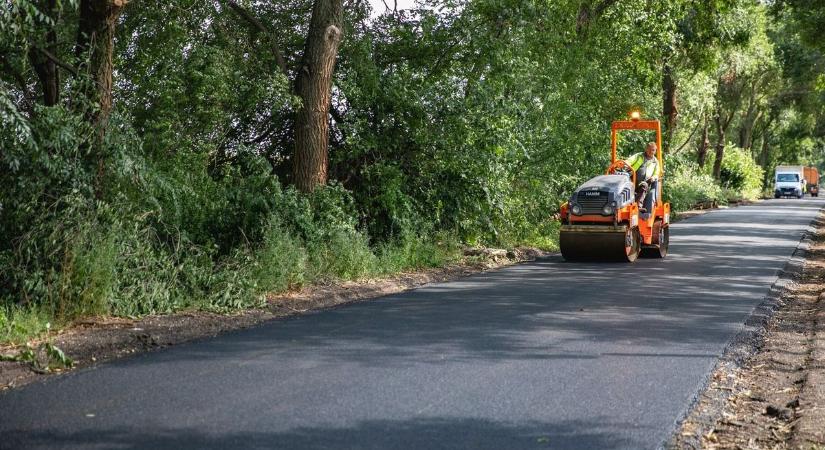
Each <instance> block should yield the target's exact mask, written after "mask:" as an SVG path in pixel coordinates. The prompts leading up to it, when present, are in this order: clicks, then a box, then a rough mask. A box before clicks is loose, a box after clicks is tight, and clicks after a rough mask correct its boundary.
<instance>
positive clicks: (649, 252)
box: [642, 220, 670, 259]
mask: <svg viewBox="0 0 825 450" xmlns="http://www.w3.org/2000/svg"><path fill="white" fill-rule="evenodd" d="M669 245H670V226H668V225H664V224H663V223H662V221H661V220H657V221H656V222H654V223H653V244H652V245H648V246H645V247H644V248H643V249H642V256H643V257H644V258H660V259H661V258H664V257H665V256H667V250H668V246H669Z"/></svg>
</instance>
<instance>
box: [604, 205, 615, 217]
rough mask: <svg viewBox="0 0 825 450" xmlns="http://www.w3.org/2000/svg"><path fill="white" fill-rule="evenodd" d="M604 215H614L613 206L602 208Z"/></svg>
mask: <svg viewBox="0 0 825 450" xmlns="http://www.w3.org/2000/svg"><path fill="white" fill-rule="evenodd" d="M602 214H604V215H605V216H609V215H611V214H613V205H604V208H602Z"/></svg>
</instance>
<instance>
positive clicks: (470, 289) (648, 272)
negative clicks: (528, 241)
mask: <svg viewBox="0 0 825 450" xmlns="http://www.w3.org/2000/svg"><path fill="white" fill-rule="evenodd" d="M823 204H825V202H824V201H822V200H818V199H805V200H801V201H800V200H770V201H765V202H762V203H759V204H756V205H752V206H745V207H739V208H732V209H727V210H718V211H713V212H710V213H708V214H706V215H703V216H699V217H694V218H691V219H689V220H685V221H683V222H680V223H678V224H675V225H674V226H673V228H672V232H671V243H672V245H671V254H670V255H669V256H668V258H667V259H666V260H664V261H659V260H639V261H638V262H637V263H636V264H632V265H628V264H595V263H575V264H573V263H565V262H563V261H562V260H561V258H560V257H559V256H556V257H551V258H548V259H545V260H541V261H538V262H535V263H530V264H521V265H517V266H513V267H509V268H505V269H503V270H498V271H494V272H490V273H485V274H480V275H476V276H472V277H469V278H466V279H462V280H460V281H454V282H449V283H442V284H433V285H429V286H427V287H424V288H420V289H417V290H414V291H411V292H407V293H403V294H397V295H391V296H388V297H384V298H381V299H377V300H374V301H370V302H364V303H359V304H353V305H349V306H345V307H341V308H337V309H333V310H328V311H322V312H317V313H313V314H307V315H304V316H301V317H296V318H292V319H287V320H282V321H276V322H273V323H268V324H264V325H262V326H259V327H257V328H254V329H250V330H244V331H239V332H234V333H230V334H227V335H224V336H221V337H218V338H215V339H209V340H204V341H201V342H196V343H191V344H186V345H181V346H178V347H174V348H170V349H168V350H164V351H159V352H154V353H148V354H144V355H141V356H137V357H134V358H130V359H126V360H121V361H117V362H114V363H111V364H105V365H102V366H101V367H98V368H91V369H86V370H80V371H77V372H75V373H70V374H67V375H65V376H61V377H56V378H53V379H50V380H47V381H46V382H42V383H36V384H34V385H30V386H28V387H25V388H23V389H19V390H14V391H9V392H7V393H5V394H2V395H0V448H3V449H22V448H174V449H177V450H179V449H188V448H193V449H194V448H197V449H201V448H244V449H246V448H302V449H316V448H318V449H320V448H335V449H340V448H359V449H390V448H393V449H398V448H409V449H424V448H467V449H470V448H472V449H479V448H491V449H504V448H507V449H514V448H552V449H560V448H581V449H594V448H633V449H638V448H656V447H658V446H661V445H662V444H663V443H664V442H665V441H666V440H667V439H668V438H669V437H670V435H671V434H672V433H673V432H674V430H675V428H676V424H677V422H678V420H679V419H680V418H681V417H682V416H683V414H684V413H685V412H686V410H687V408H688V407H689V406H690V404H691V401H692V399H693V398H694V397H695V395H696V394H697V393H698V392H699V391H700V389H701V388H702V387H703V384H704V380H705V379H706V377H707V376H708V374H709V373H710V371H711V369H712V368H713V366H714V364H715V363H716V361H717V359H718V357H719V355H720V354H721V353H722V352H723V351H724V349H725V348H726V346H727V345H728V344H729V343H730V342H731V340H732V339H733V338H734V336H735V335H737V333H739V332H740V331H742V330H743V329H744V322H745V321H746V320H747V318H748V317H749V315H750V314H751V313H752V311H753V309H754V307H755V306H757V305H758V304H759V303H760V302H761V301H763V300H764V299H765V297H766V295H767V294H768V292H769V291H770V288H771V286H772V285H773V284H774V282H775V281H776V280H777V275H778V272H779V271H780V270H781V269H782V268H783V267H784V266H785V264H786V262H787V261H788V259H789V257H790V256H791V255H792V253H793V252H794V250H795V248H796V247H797V245H798V243H799V241H800V239H801V237H802V236H803V234H804V233H805V231H806V230H807V229H808V226H809V224H810V222H811V221H812V220H813V219H814V217H815V216H816V214H817V213H818V211H819V210H820V208H821V207H822V206H823Z"/></svg>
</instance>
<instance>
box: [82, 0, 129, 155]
mask: <svg viewBox="0 0 825 450" xmlns="http://www.w3.org/2000/svg"><path fill="white" fill-rule="evenodd" d="M127 2H128V0H81V2H80V20H79V24H78V30H77V47H76V52H77V56H78V57H79V58H80V59H81V60H83V61H86V63H85V64H84V65H83V69H85V70H84V71H85V72H86V73H88V74H89V75H90V77H91V81H92V83H93V85H92V86H90V87H89V88H88V91H87V93H86V94H87V96H88V98H89V100H91V101H92V102H94V103H97V105H98V107H97V108H95V109H93V110H92V111H91V112H90V113H89V115H88V119H89V121H90V122H91V124H92V126H93V127H94V128H95V130H96V142H95V144H96V145H100V144H101V143H102V142H103V138H104V136H105V133H106V126H107V125H108V124H109V116H110V114H111V112H112V68H113V63H112V52H113V49H114V41H115V24H116V22H117V18H118V17H119V16H120V13H121V11H122V10H123V7H124V6H126V3H127Z"/></svg>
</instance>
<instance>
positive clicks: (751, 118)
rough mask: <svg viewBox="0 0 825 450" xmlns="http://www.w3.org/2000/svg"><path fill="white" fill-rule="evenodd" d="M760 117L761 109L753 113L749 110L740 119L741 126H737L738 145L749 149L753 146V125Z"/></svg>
mask: <svg viewBox="0 0 825 450" xmlns="http://www.w3.org/2000/svg"><path fill="white" fill-rule="evenodd" d="M761 117H762V112H761V111H756V112H755V113H752V112H749V113H748V114H747V115H746V116H745V117H744V118H743V120H742V126H741V127H740V128H739V147H741V148H743V149H745V150H750V149H751V147H752V146H753V127H754V126H755V125H756V122H757V121H758V120H759V119H760V118H761Z"/></svg>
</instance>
